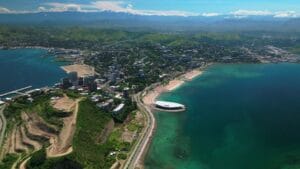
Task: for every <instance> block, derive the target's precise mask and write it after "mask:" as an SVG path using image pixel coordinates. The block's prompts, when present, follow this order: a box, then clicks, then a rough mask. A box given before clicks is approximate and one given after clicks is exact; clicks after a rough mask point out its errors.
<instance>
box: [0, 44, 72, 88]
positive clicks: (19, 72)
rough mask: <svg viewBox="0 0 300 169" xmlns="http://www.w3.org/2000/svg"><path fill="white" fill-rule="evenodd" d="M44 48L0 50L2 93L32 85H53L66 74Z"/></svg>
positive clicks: (0, 86)
mask: <svg viewBox="0 0 300 169" xmlns="http://www.w3.org/2000/svg"><path fill="white" fill-rule="evenodd" d="M60 65H61V64H60V63H58V62H55V61H54V57H53V56H51V55H50V54H48V53H47V51H46V50H43V49H14V50H0V79H1V80H0V93H4V92H7V91H11V90H14V89H18V88H22V87H25V86H29V85H32V86H33V87H44V86H49V85H53V84H55V83H56V82H58V81H59V80H60V79H61V78H62V77H64V76H66V74H65V73H64V71H63V70H62V69H60Z"/></svg>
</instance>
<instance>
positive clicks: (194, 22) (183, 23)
mask: <svg viewBox="0 0 300 169" xmlns="http://www.w3.org/2000/svg"><path fill="white" fill-rule="evenodd" d="M0 24H8V25H44V26H45V25H46V26H47V25H54V26H57V25H59V26H91V27H104V28H110V27H114V28H127V29H153V30H165V31H172V30H173V31H184V30H189V31H195V30H203V31H264V30H265V31H268V30H272V31H291V30H292V31H300V30H299V26H300V19H298V18H294V19H290V18H274V17H272V16H250V17H246V18H234V17H233V16H230V15H228V16H225V15H222V16H213V17H204V16H190V17H179V16H142V15H133V14H128V13H115V12H95V13H83V12H57V13H55V12H47V13H28V14H0Z"/></svg>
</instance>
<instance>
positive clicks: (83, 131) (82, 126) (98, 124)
mask: <svg viewBox="0 0 300 169" xmlns="http://www.w3.org/2000/svg"><path fill="white" fill-rule="evenodd" d="M109 120H111V117H110V116H109V114H106V113H104V112H102V111H100V110H99V109H98V108H97V107H96V106H95V105H94V104H93V103H91V102H90V101H89V100H84V101H82V102H80V107H79V112H78V118H77V128H76V133H75V136H74V139H73V149H74V153H73V154H72V155H71V156H72V158H74V159H75V160H76V161H78V162H80V163H81V164H82V165H83V166H84V168H95V169H96V168H97V169H99V168H109V167H110V166H111V164H112V163H113V162H114V160H113V159H109V157H107V155H108V153H109V152H110V151H112V150H113V149H114V148H113V145H112V144H110V143H105V144H99V143H97V140H98V139H97V138H98V137H99V135H100V134H101V131H102V129H103V128H104V127H105V125H106V124H107V123H108V122H109Z"/></svg>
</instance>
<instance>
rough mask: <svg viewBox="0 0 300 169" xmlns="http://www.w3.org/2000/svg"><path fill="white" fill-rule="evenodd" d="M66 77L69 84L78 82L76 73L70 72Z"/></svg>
mask: <svg viewBox="0 0 300 169" xmlns="http://www.w3.org/2000/svg"><path fill="white" fill-rule="evenodd" d="M68 77H69V79H70V81H71V83H73V84H75V83H76V82H77V80H78V73H77V72H70V73H69V74H68Z"/></svg>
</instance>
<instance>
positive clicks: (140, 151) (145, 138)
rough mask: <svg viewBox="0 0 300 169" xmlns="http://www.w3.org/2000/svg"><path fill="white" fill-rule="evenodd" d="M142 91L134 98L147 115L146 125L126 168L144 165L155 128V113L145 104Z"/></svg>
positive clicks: (131, 168) (132, 168)
mask: <svg viewBox="0 0 300 169" xmlns="http://www.w3.org/2000/svg"><path fill="white" fill-rule="evenodd" d="M141 99H142V98H141V93H138V94H137V95H135V96H134V100H135V101H136V103H137V106H138V109H139V110H140V111H141V112H142V113H143V114H144V116H145V117H146V127H145V129H144V130H143V132H142V135H141V137H140V139H139V140H138V141H137V144H136V146H135V147H134V149H133V150H132V152H131V154H130V156H129V158H128V160H127V161H126V163H125V165H124V167H123V168H124V169H134V168H136V167H138V166H139V165H143V164H141V163H142V160H143V159H142V158H143V157H144V155H145V153H146V150H147V146H148V144H149V143H150V141H151V138H152V134H153V131H154V129H155V118H154V116H153V113H152V112H151V110H150V109H149V107H148V106H147V105H145V104H144V103H143V102H142V100H141Z"/></svg>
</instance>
